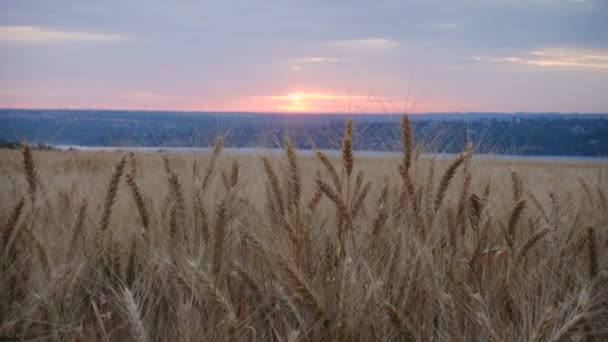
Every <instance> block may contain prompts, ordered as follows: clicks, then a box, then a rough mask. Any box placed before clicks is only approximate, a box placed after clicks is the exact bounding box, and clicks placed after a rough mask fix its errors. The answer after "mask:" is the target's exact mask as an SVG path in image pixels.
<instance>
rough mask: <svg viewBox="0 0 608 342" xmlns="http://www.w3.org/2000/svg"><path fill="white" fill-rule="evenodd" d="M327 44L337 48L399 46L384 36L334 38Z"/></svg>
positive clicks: (384, 47) (387, 47)
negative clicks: (334, 39)
mask: <svg viewBox="0 0 608 342" xmlns="http://www.w3.org/2000/svg"><path fill="white" fill-rule="evenodd" d="M327 45H330V46H333V47H337V48H348V49H369V50H372V49H389V48H393V47H397V46H399V43H398V42H396V41H394V40H390V39H386V38H367V39H347V40H336V41H333V42H329V43H327Z"/></svg>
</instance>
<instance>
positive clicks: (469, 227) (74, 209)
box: [0, 118, 608, 341]
mask: <svg viewBox="0 0 608 342" xmlns="http://www.w3.org/2000/svg"><path fill="white" fill-rule="evenodd" d="M352 129H353V128H352V123H351V122H347V124H346V128H345V132H344V139H343V155H342V158H332V157H326V156H324V155H321V154H320V155H318V156H317V158H312V157H306V158H304V157H299V156H297V155H296V152H295V151H294V149H293V148H292V145H291V144H290V143H289V142H286V144H285V151H286V153H285V155H284V156H269V157H267V158H261V157H255V156H249V157H236V156H227V155H223V154H222V153H221V149H222V141H221V140H219V141H218V142H217V143H216V147H215V152H214V153H212V154H209V155H199V156H192V155H168V156H163V155H153V154H135V155H133V154H130V155H121V154H117V153H100V152H97V153H84V152H74V151H70V152H61V151H34V152H32V151H31V150H30V149H28V148H24V149H22V150H21V151H14V150H13V151H9V150H5V151H0V157H1V160H2V163H1V164H0V174H1V175H2V177H0V189H2V191H0V203H1V204H0V224H1V225H2V226H1V227H2V231H1V241H0V253H1V254H2V258H0V268H1V270H0V338H9V339H10V338H23V339H26V340H29V339H32V340H33V339H48V340H56V341H59V340H83V341H88V340H102V341H104V340H105V341H114V340H134V341H166V340H180V341H190V340H192V341H200V340H209V341H214V340H245V341H257V340H263V341H267V340H277V341H301V340H335V341H338V340H339V341H352V340H389V341H390V340H400V341H404V340H405V341H414V340H416V341H428V340H438V341H444V340H451V341H464V340H469V341H490V340H491V341H522V340H532V341H569V340H584V341H592V340H595V341H600V340H605V339H608V292H607V291H606V288H608V253H607V252H606V247H608V198H607V196H608V191H607V187H608V174H607V173H608V168H607V167H606V165H600V164H594V165H584V164H557V163H532V162H525V163H524V162H507V161H487V160H471V155H472V154H473V153H474V152H475V148H476V147H475V146H471V145H469V146H467V148H466V149H465V151H463V153H462V154H461V155H460V156H459V157H458V158H456V159H454V160H429V159H423V158H419V153H418V152H419V151H420V149H419V148H417V146H416V144H415V141H414V140H413V139H412V132H411V129H410V125H409V121H408V120H407V118H404V120H403V123H402V145H403V147H402V149H403V156H402V157H401V158H395V159H390V158H384V159H379V158H357V156H356V155H355V156H353V153H352V148H353V146H352V136H353V132H352Z"/></svg>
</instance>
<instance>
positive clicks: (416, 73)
mask: <svg viewBox="0 0 608 342" xmlns="http://www.w3.org/2000/svg"><path fill="white" fill-rule="evenodd" d="M0 107H1V108H59V109H80V108H94V109H130V110H138V109H139V110H185V111H252V112H332V113H392V112H403V111H408V112H413V113H423V112H520V111H523V112H604V113H606V112H608V1H607V0H450V1H447V0H401V1H399V0H376V1H360V0H348V1H347V0H340V1H332V0H306V1H288V0H282V1H281V0H258V1H253V0H223V1H194V0H171V1H170V0H166V1H160V0H96V1H87V0H53V1H50V0H0Z"/></svg>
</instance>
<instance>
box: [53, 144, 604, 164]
mask: <svg viewBox="0 0 608 342" xmlns="http://www.w3.org/2000/svg"><path fill="white" fill-rule="evenodd" d="M51 147H52V148H53V149H55V150H59V151H70V150H75V151H81V152H119V151H133V152H140V153H162V152H166V153H170V154H187V155H189V154H197V153H210V152H211V151H212V150H213V148H212V147H161V146H158V147H152V146H147V147H142V146H80V145H61V144H58V145H51ZM223 151H224V153H226V154H229V155H234V156H246V155H280V154H282V153H284V150H283V149H279V148H256V147H243V148H231V147H228V148H224V149H223ZM315 151H316V150H311V149H299V150H298V153H299V154H300V155H303V156H314V154H315ZM321 151H323V152H324V153H325V154H327V155H330V156H339V155H340V153H341V152H340V150H325V149H323V150H321ZM355 153H356V154H357V156H360V157H383V158H387V157H389V158H399V157H401V156H402V153H401V152H391V151H367V150H361V151H355ZM457 155H458V154H457V153H432V154H431V153H423V154H422V157H423V158H430V157H432V156H434V157H436V158H438V159H451V158H454V157H456V156H457ZM473 158H474V159H477V160H501V161H536V162H570V163H594V164H603V163H608V157H590V156H551V155H545V156H543V155H514V154H512V155H509V154H475V155H474V157H473Z"/></svg>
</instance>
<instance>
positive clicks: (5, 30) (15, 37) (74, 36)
mask: <svg viewBox="0 0 608 342" xmlns="http://www.w3.org/2000/svg"><path fill="white" fill-rule="evenodd" d="M127 38H128V37H127V36H124V35H120V34H101V33H90V32H80V31H60V30H52V29H47V28H42V27H36V26H0V42H17V43H65V42H116V41H121V40H125V39H127Z"/></svg>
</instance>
